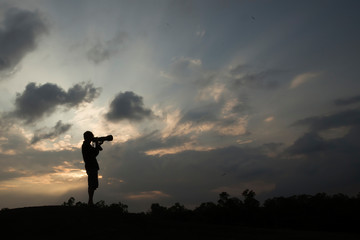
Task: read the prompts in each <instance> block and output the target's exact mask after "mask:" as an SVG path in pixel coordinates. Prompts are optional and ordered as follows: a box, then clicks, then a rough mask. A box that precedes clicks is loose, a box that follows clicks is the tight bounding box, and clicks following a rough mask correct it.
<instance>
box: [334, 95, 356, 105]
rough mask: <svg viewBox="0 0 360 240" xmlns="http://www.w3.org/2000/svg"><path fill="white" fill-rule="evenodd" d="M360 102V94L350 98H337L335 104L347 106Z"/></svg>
mask: <svg viewBox="0 0 360 240" xmlns="http://www.w3.org/2000/svg"><path fill="white" fill-rule="evenodd" d="M356 103H360V95H358V96H354V97H350V98H339V99H336V100H335V105H338V106H346V105H351V104H356Z"/></svg>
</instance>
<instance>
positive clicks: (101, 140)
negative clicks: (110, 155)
mask: <svg viewBox="0 0 360 240" xmlns="http://www.w3.org/2000/svg"><path fill="white" fill-rule="evenodd" d="M112 140H113V136H112V135H107V136H106V137H94V138H93V140H92V141H93V142H95V144H96V147H97V148H98V149H99V150H100V151H101V150H103V149H102V147H101V146H100V145H101V144H103V143H104V142H105V141H112Z"/></svg>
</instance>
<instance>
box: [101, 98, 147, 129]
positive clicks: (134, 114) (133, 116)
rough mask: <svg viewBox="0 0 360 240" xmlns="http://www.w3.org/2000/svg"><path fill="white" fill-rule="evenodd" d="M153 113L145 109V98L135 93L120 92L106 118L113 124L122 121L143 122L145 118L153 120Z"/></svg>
mask: <svg viewBox="0 0 360 240" xmlns="http://www.w3.org/2000/svg"><path fill="white" fill-rule="evenodd" d="M152 116H153V112H152V111H151V110H150V109H147V108H145V107H144V103H143V98H142V97H141V96H138V95H136V94H135V93H134V92H131V91H127V92H124V93H123V92H120V93H119V94H117V95H116V96H115V98H114V100H113V101H112V102H111V103H110V109H109V112H108V113H106V115H105V118H106V119H107V120H109V121H112V122H117V121H121V120H125V119H127V120H131V121H132V120H133V121H141V120H143V119H144V118H151V117H152Z"/></svg>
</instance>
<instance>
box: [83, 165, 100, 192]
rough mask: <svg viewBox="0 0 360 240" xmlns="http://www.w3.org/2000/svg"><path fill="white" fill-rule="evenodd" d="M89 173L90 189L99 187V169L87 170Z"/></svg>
mask: <svg viewBox="0 0 360 240" xmlns="http://www.w3.org/2000/svg"><path fill="white" fill-rule="evenodd" d="M86 173H87V175H88V186H89V189H94V190H95V189H97V188H98V187H99V180H98V170H96V169H94V170H90V169H89V170H86Z"/></svg>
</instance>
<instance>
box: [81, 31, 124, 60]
mask: <svg viewBox="0 0 360 240" xmlns="http://www.w3.org/2000/svg"><path fill="white" fill-rule="evenodd" d="M127 39H128V34H127V33H126V32H120V33H118V34H117V35H116V36H115V37H114V38H112V39H110V40H109V41H107V42H105V43H103V42H100V41H99V42H97V43H96V44H95V45H93V46H92V47H91V48H90V49H88V51H87V53H86V56H87V58H88V60H89V61H91V62H93V63H94V64H100V63H102V62H104V61H105V60H109V59H110V58H111V57H113V56H114V55H116V54H117V53H118V52H119V47H120V46H121V45H122V44H124V42H125V41H126V40H127Z"/></svg>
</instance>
